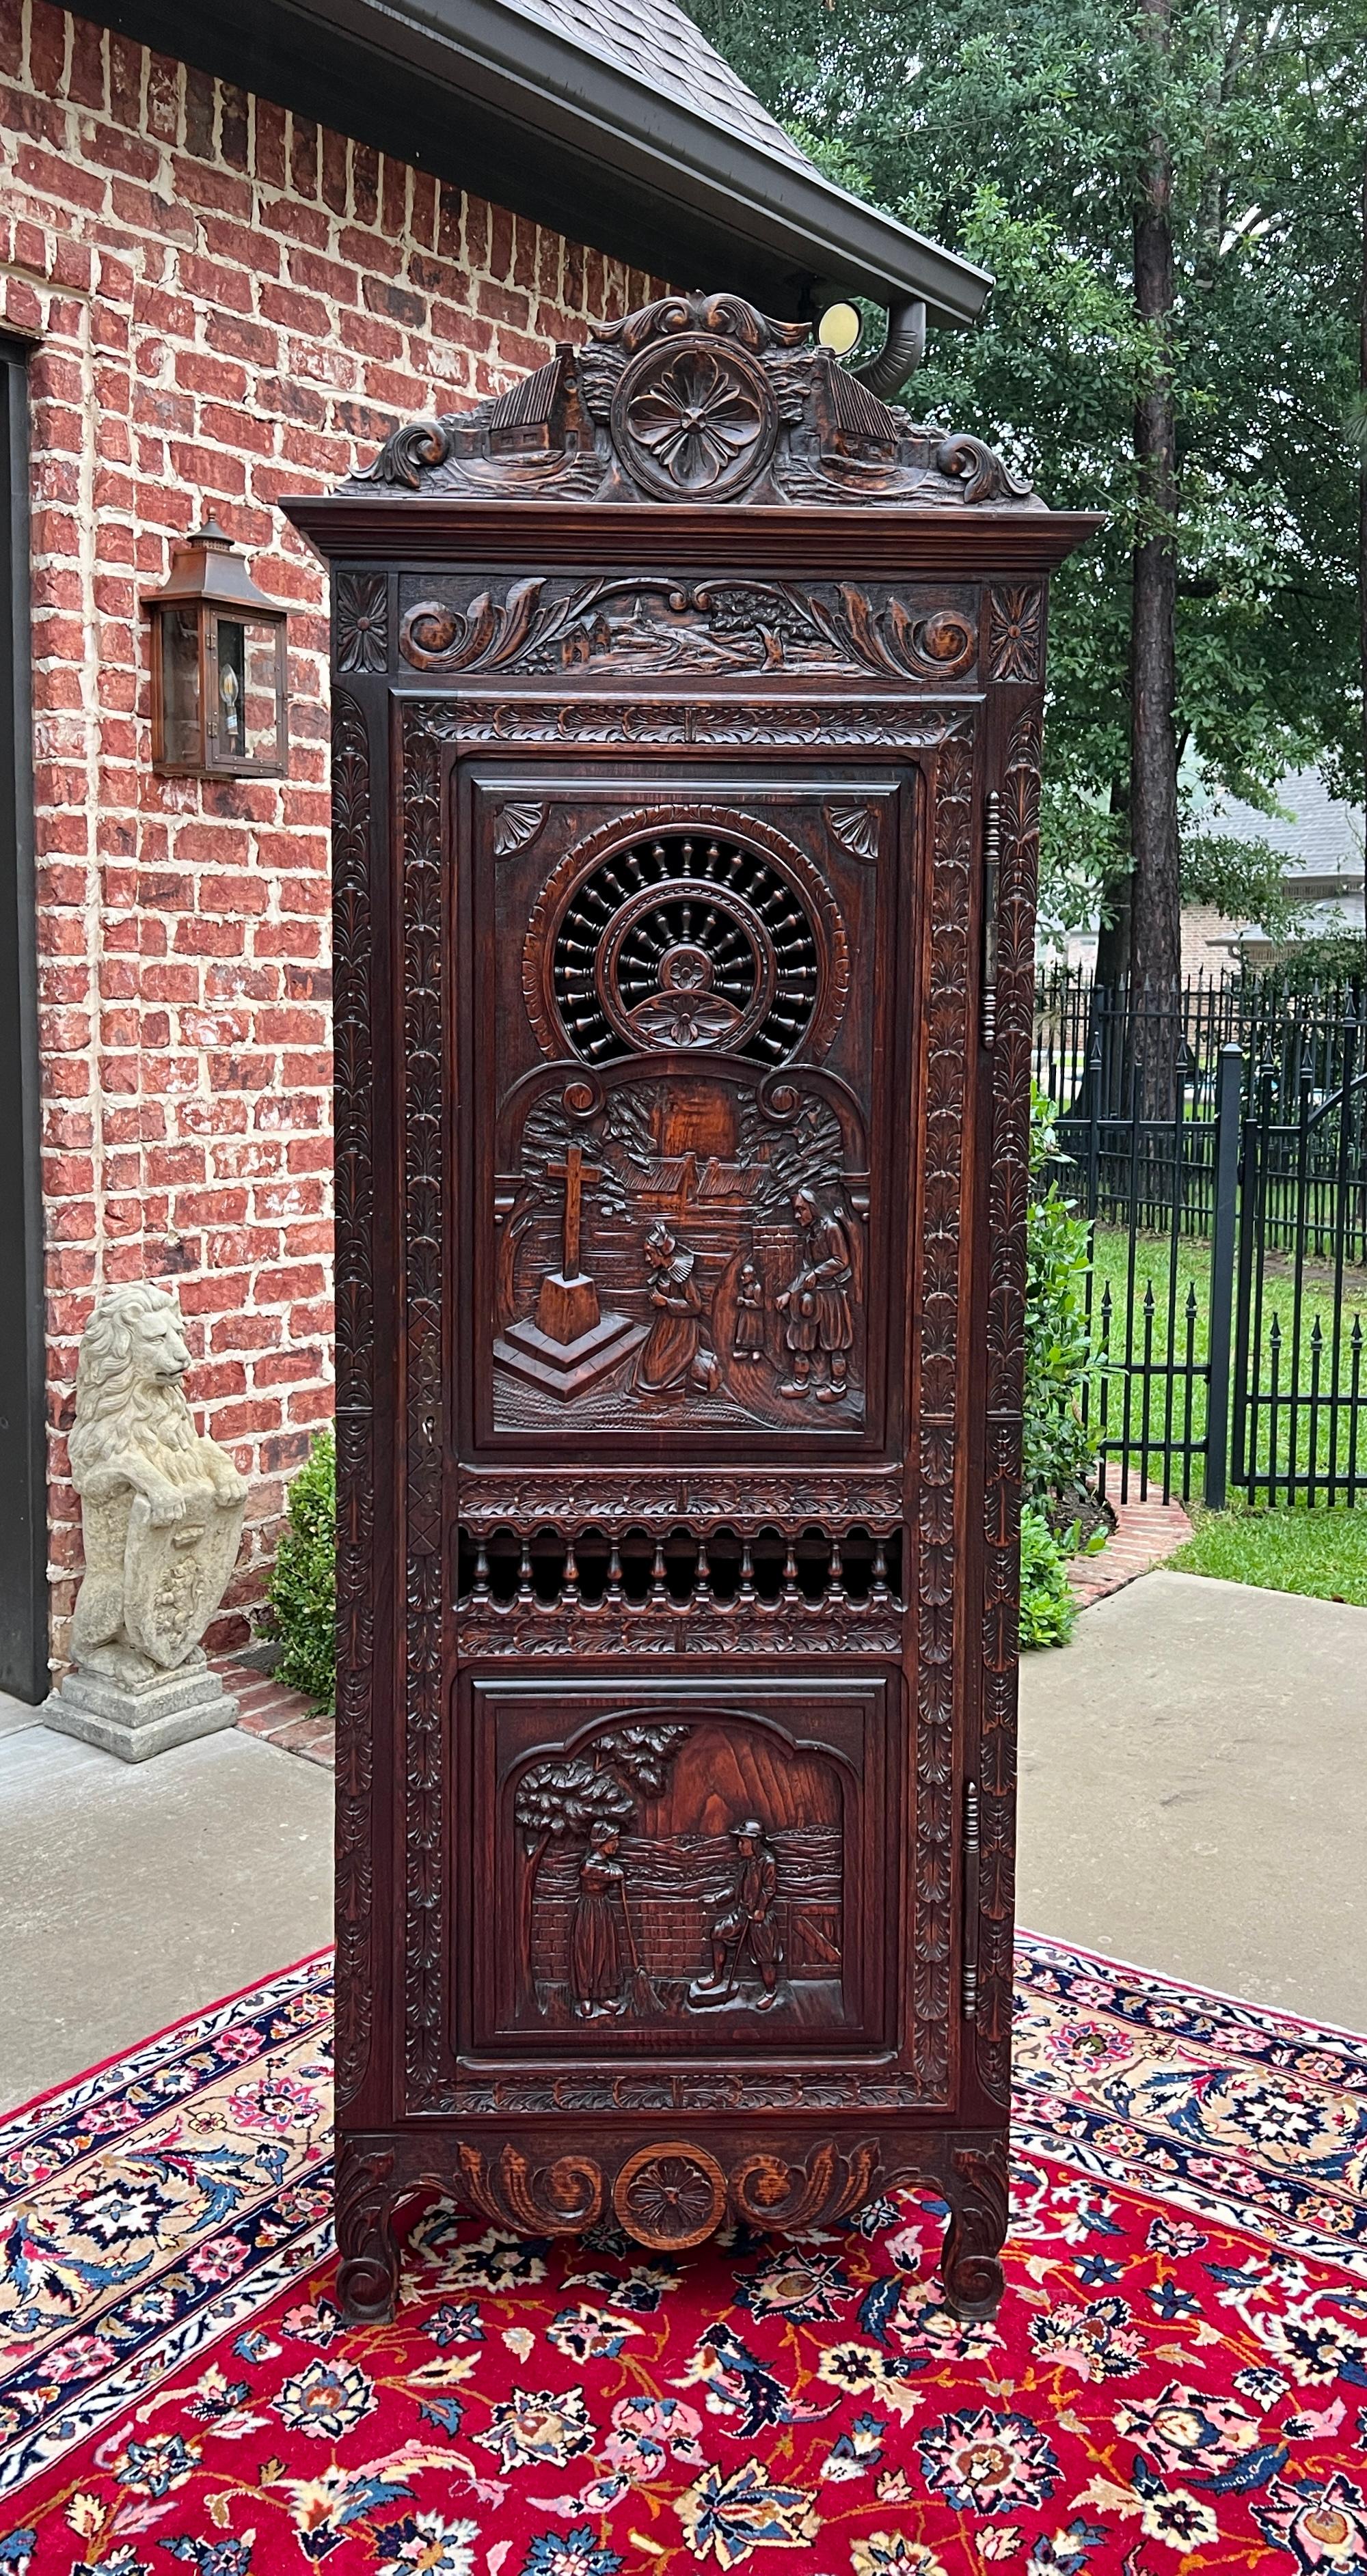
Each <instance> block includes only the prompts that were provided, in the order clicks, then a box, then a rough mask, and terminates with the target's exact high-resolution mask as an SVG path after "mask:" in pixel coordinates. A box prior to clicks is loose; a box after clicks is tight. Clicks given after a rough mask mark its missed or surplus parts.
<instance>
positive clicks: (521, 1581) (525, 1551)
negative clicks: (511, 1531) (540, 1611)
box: [517, 1532, 536, 1610]
mask: <svg viewBox="0 0 1367 2576" xmlns="http://www.w3.org/2000/svg"><path fill="white" fill-rule="evenodd" d="M535 1601H536V1595H535V1593H534V1591H533V1589H532V1543H531V1540H530V1539H529V1538H528V1537H527V1536H526V1534H525V1532H524V1534H523V1539H522V1554H521V1557H520V1558H519V1560H518V1568H517V1606H518V1608H519V1610H530V1609H532V1608H533V1607H534V1605H535Z"/></svg>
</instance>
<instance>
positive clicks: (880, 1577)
mask: <svg viewBox="0 0 1367 2576" xmlns="http://www.w3.org/2000/svg"><path fill="white" fill-rule="evenodd" d="M890 1598H891V1595H890V1594H889V1591H888V1545H887V1534H886V1532H885V1531H883V1530H879V1531H878V1532H877V1533H876V1535H875V1538H874V1543H873V1581H872V1583H871V1584H870V1586H869V1604H870V1607H871V1608H873V1609H876V1610H881V1609H883V1608H884V1607H885V1606H886V1604H887V1602H888V1601H889V1599H890Z"/></svg>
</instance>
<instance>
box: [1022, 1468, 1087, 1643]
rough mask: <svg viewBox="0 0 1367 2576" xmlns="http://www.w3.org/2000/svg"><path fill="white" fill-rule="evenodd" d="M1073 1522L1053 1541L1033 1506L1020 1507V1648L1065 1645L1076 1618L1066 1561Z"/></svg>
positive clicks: (1074, 1533)
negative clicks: (1070, 1526)
mask: <svg viewBox="0 0 1367 2576" xmlns="http://www.w3.org/2000/svg"><path fill="white" fill-rule="evenodd" d="M1077 1537H1078V1532H1077V1523H1076V1521H1075V1522H1074V1523H1073V1526H1072V1528H1071V1529H1069V1530H1065V1532H1064V1534H1063V1536H1062V1538H1056V1537H1055V1535H1054V1533H1053V1531H1052V1529H1051V1528H1050V1526H1049V1523H1048V1521H1047V1520H1046V1518H1045V1515H1044V1513H1043V1512H1042V1511H1040V1510H1039V1509H1038V1507H1037V1506H1036V1505H1035V1504H1034V1503H1025V1504H1023V1505H1022V1507H1021V1620H1020V1641H1021V1644H1022V1646H1066V1645H1067V1643H1068V1640H1069V1638H1070V1637H1071V1635H1072V1633H1073V1622H1074V1620H1075V1619H1076V1617H1077V1606H1078V1605H1077V1596H1076V1594H1075V1593H1074V1592H1073V1590H1072V1587H1071V1586H1070V1584H1069V1581H1068V1559H1069V1557H1070V1556H1071V1555H1072V1554H1073V1552H1074V1550H1075V1549H1076V1546H1077Z"/></svg>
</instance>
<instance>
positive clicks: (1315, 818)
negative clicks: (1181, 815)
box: [1212, 769, 1362, 896]
mask: <svg viewBox="0 0 1367 2576" xmlns="http://www.w3.org/2000/svg"><path fill="white" fill-rule="evenodd" d="M1277 802H1278V804H1279V805H1283V806H1285V808H1286V813H1287V815H1288V817H1289V818H1290V819H1289V820H1286V821H1284V820H1283V819H1282V818H1281V817H1280V816H1278V815H1273V814H1260V813H1259V812H1258V810H1257V808H1256V806H1253V805H1244V804H1241V803H1240V802H1239V801H1238V800H1237V798H1231V800H1230V801H1229V802H1228V803H1227V804H1224V805H1222V806H1221V807H1220V808H1219V811H1218V813H1217V814H1216V815H1215V816H1214V817H1213V818H1212V819H1213V821H1214V823H1215V825H1216V828H1217V829H1218V830H1219V831H1222V832H1229V833H1231V834H1233V835H1234V836H1235V837H1236V838H1237V839H1239V840H1241V841H1266V842H1267V844H1268V846H1269V848H1271V849H1274V850H1277V851H1279V852H1280V853H1281V858H1282V882H1283V884H1284V885H1285V887H1286V890H1287V893H1288V894H1291V895H1299V894H1305V895H1307V896H1313V895H1314V894H1316V893H1318V892H1319V891H1320V888H1319V886H1318V883H1317V882H1316V881H1317V880H1318V879H1320V878H1321V877H1327V878H1329V879H1330V880H1331V881H1332V880H1335V879H1337V878H1340V877H1347V878H1348V879H1350V880H1351V881H1354V882H1356V883H1357V884H1361V882H1362V824H1361V821H1360V819H1359V817H1358V815H1357V814H1356V813H1355V812H1354V810H1353V807H1352V806H1351V805H1344V804H1341V803H1340V801H1339V799H1338V798H1337V797H1336V796H1331V795H1330V793H1329V790H1328V788H1327V787H1326V786H1325V783H1324V781H1323V779H1322V778H1321V777H1320V774H1319V772H1318V770H1315V769H1295V770H1292V772H1291V773H1290V775H1289V777H1286V778H1283V779H1282V780H1281V782H1280V784H1279V785H1278V788H1277ZM1306 880H1309V881H1310V882H1309V883H1307V882H1305V881H1306ZM1323 890H1324V892H1325V893H1329V892H1331V891H1332V882H1331V885H1329V886H1326V887H1325V888H1324V889H1323Z"/></svg>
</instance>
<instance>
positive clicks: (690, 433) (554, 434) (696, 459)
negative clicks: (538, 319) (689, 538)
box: [343, 295, 1044, 510]
mask: <svg viewBox="0 0 1367 2576" xmlns="http://www.w3.org/2000/svg"><path fill="white" fill-rule="evenodd" d="M590 328H591V331H592V337H591V339H590V340H589V342H588V343H587V345H586V346H585V347H584V348H581V349H574V348H571V347H569V346H568V345H564V346H562V347H560V348H558V349H557V351H556V353H555V356H554V357H553V358H551V359H548V360H547V362H546V364H545V365H544V366H543V367H538V368H537V369H536V370H535V372H534V373H533V374H532V375H530V376H526V377H524V378H523V379H522V381H521V382H520V383H518V384H516V385H513V386H512V387H511V388H510V389H509V391H508V392H507V393H504V394H499V395H497V396H496V397H495V398H494V399H492V400H491V401H488V402H482V403H477V404H475V405H474V407H473V408H472V409H471V410H470V411H466V412H450V413H447V414H445V415H444V416H443V417H442V418H441V419H440V420H417V421H409V422H407V423H405V425H404V427H403V428H402V429H397V430H395V431H394V433H393V436H392V437H391V438H389V439H387V440H386V442H385V444H384V446H383V447H382V448H381V450H380V453H379V455H378V456H377V457H376V459H375V461H374V463H373V464H372V465H369V466H367V467H366V468H365V470H364V472H363V473H361V474H360V475H357V476H354V477H353V478H352V481H351V484H350V486H344V487H343V488H344V489H347V488H350V489H352V490H354V489H356V488H357V486H358V485H365V484H372V485H374V484H378V485H380V486H381V487H388V488H391V489H398V490H403V491H409V492H432V493H443V492H444V493H460V494H463V495H465V496H467V497H470V496H473V497H480V496H487V497H488V498H489V499H490V500H498V501H508V500H517V499H519V498H521V499H531V500H564V501H591V500H596V501H624V502H659V501H664V502H680V501H691V502H695V503H696V502H707V503H713V502H729V501H761V502H762V501H769V502H775V501H786V502H792V501H806V502H822V501H825V502H831V501H839V502H843V503H849V502H853V503H855V504H858V503H860V502H863V501H907V502H911V503H913V504H918V505H920V506H922V507H932V508H943V507H944V506H945V505H946V504H948V505H950V506H951V507H952V506H968V507H972V506H973V505H974V504H976V503H979V502H992V503H996V504H998V505H1001V504H1005V505H1006V506H1008V507H1010V508H1013V509H1033V510H1039V509H1042V508H1043V506H1044V505H1043V503H1042V502H1040V501H1038V500H1036V499H1034V498H1033V496H1032V495H1031V493H1030V488H1029V485H1028V484H1026V483H1023V482H1021V481H1020V480H1019V479H1018V478H1017V477H1016V476H1015V475H1013V474H1012V473H1011V472H1010V471H1009V470H1008V468H1007V467H1006V466H1005V465H1004V464H1003V463H1002V460H1001V458H1000V457H999V456H997V455H996V454H995V453H994V452H993V450H992V449H991V448H990V447H986V446H984V444H983V442H982V440H981V439H978V438H970V437H967V436H965V435H962V434H960V435H958V436H953V437H946V436H945V434H944V432H943V431H942V430H940V429H936V428H934V427H924V426H921V425H920V424H918V423H917V422H915V421H913V420H912V418H911V417H910V414H909V413H907V412H905V411H903V410H901V409H900V408H897V407H894V406H890V405H889V404H887V403H884V402H880V401H879V400H878V399H877V397H876V395H874V394H871V393H870V391H869V389H868V387H867V385H864V384H861V383H860V381H859V379H858V378H857V377H855V376H851V375H847V374H846V372H845V370H844V368H843V367H840V366H838V365H837V363H836V361H835V360H834V358H832V357H831V355H830V353H829V351H827V350H825V349H821V348H818V347H816V346H815V345H814V344H813V342H812V337H811V333H810V331H809V330H808V328H807V325H806V324H805V323H803V322H772V321H770V320H769V319H768V318H767V316H766V315H764V314H763V313H759V312H757V311H756V310H755V307H754V306H753V305H752V304H747V303H745V302H744V301H743V299H742V298H741V297H740V296H738V295H667V296H663V297H661V298H660V300H659V302H658V303H655V304H648V305H646V306H644V307H643V309H642V310H641V311H640V312H637V313H628V314H626V315H625V316H624V317H623V318H622V320H621V321H618V322H607V323H594V324H592V325H591V326H590Z"/></svg>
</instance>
